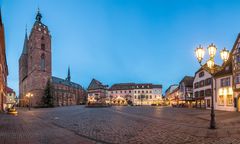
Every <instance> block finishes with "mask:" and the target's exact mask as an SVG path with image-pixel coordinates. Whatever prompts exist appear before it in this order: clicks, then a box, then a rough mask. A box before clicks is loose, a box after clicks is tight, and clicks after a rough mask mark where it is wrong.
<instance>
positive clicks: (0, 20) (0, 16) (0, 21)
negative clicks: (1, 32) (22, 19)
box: [0, 6, 2, 25]
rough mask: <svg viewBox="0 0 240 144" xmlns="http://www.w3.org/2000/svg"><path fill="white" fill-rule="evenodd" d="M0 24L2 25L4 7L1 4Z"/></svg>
mask: <svg viewBox="0 0 240 144" xmlns="http://www.w3.org/2000/svg"><path fill="white" fill-rule="evenodd" d="M0 24H1V25H2V7H1V6H0Z"/></svg>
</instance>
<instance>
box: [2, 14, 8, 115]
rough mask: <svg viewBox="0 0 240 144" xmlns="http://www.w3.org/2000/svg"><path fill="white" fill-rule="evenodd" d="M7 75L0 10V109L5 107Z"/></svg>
mask: <svg viewBox="0 0 240 144" xmlns="http://www.w3.org/2000/svg"><path fill="white" fill-rule="evenodd" d="M7 75H8V66H7V60H6V48H5V37H4V25H3V23H2V15H1V10H0V111H3V110H4V109H5V107H6V95H7V91H6V88H7Z"/></svg>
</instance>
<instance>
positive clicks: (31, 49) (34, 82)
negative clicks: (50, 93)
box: [19, 10, 52, 106]
mask: <svg viewBox="0 0 240 144" xmlns="http://www.w3.org/2000/svg"><path fill="white" fill-rule="evenodd" d="M35 19H36V20H35V23H34V25H33V27H32V30H31V32H30V35H29V39H27V36H25V42H24V47H23V53H22V56H21V57H22V60H21V58H20V68H19V78H20V80H21V82H20V86H19V88H20V95H22V97H24V98H26V95H27V94H28V93H31V94H33V97H32V98H31V100H32V102H31V103H32V105H33V106H38V105H40V104H41V99H42V97H43V95H44V90H45V88H46V84H47V81H48V80H49V79H51V76H52V61H51V35H50V32H49V30H48V27H47V26H46V25H44V24H43V23H42V15H41V13H40V11H39V10H38V12H37V15H36V18H35ZM25 43H26V44H25ZM25 56H26V57H27V60H25Z"/></svg>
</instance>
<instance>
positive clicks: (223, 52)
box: [220, 48, 229, 62]
mask: <svg viewBox="0 0 240 144" xmlns="http://www.w3.org/2000/svg"><path fill="white" fill-rule="evenodd" d="M220 56H221V59H222V60H223V61H224V62H226V61H227V60H228V58H229V51H228V50H227V49H226V48H224V49H223V50H221V52H220Z"/></svg>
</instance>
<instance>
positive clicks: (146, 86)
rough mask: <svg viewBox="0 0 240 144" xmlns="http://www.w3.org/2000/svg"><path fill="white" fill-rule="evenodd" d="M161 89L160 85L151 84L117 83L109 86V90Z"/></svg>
mask: <svg viewBox="0 0 240 144" xmlns="http://www.w3.org/2000/svg"><path fill="white" fill-rule="evenodd" d="M152 88H162V85H157V84H152V83H139V84H137V83H119V84H114V85H112V86H111V88H110V89H109V90H132V89H152Z"/></svg>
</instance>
